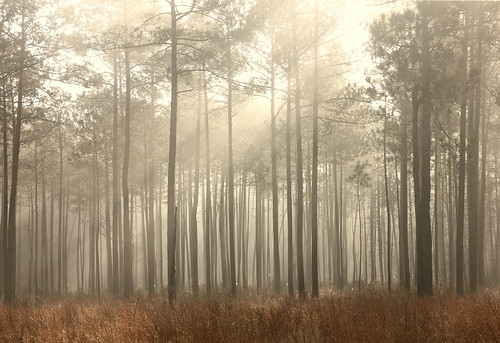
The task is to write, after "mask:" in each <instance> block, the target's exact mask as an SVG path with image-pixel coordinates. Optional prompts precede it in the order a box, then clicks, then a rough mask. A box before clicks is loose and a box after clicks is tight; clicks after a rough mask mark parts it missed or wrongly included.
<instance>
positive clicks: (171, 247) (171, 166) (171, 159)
mask: <svg viewBox="0 0 500 343" xmlns="http://www.w3.org/2000/svg"><path fill="white" fill-rule="evenodd" d="M170 9H171V11H170V17H171V30H172V52H171V60H170V68H171V71H172V90H171V101H170V136H169V151H168V176H167V178H168V186H167V187H168V188H167V206H168V207H167V218H168V219H167V254H168V301H169V303H170V304H172V303H173V302H174V300H175V297H176V293H177V285H176V280H175V266H176V263H175V241H176V229H177V228H176V224H177V222H176V213H177V211H176V206H175V160H176V152H177V95H178V94H177V13H176V7H175V0H172V1H171V2H170Z"/></svg>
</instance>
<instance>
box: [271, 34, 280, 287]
mask: <svg viewBox="0 0 500 343" xmlns="http://www.w3.org/2000/svg"><path fill="white" fill-rule="evenodd" d="M274 79H275V66H274V32H273V33H272V37H271V170H272V173H271V175H272V177H271V182H272V192H273V261H274V268H273V271H274V276H273V289H274V293H275V294H279V293H280V288H281V280H280V253H279V239H278V237H279V233H278V226H279V223H278V220H279V219H278V197H279V195H278V176H277V167H276V164H277V159H278V154H277V151H276V115H275V109H274V106H275V104H274V102H275V100H274V97H275V86H274V82H275V80H274Z"/></svg>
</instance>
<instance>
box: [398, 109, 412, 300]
mask: <svg viewBox="0 0 500 343" xmlns="http://www.w3.org/2000/svg"><path fill="white" fill-rule="evenodd" d="M399 201H400V205H399V231H400V237H401V240H402V244H401V247H402V249H403V254H402V256H403V261H400V263H402V264H403V272H404V274H403V284H404V289H405V291H409V290H410V259H409V254H408V111H407V108H405V109H404V110H403V113H402V114H401V194H400V198H399Z"/></svg>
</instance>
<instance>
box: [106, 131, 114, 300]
mask: <svg viewBox="0 0 500 343" xmlns="http://www.w3.org/2000/svg"><path fill="white" fill-rule="evenodd" d="M104 193H105V195H104V197H105V198H104V201H105V203H104V210H105V213H104V215H105V217H106V218H105V220H106V262H107V275H106V278H107V281H108V289H109V291H110V292H113V283H112V280H113V260H112V254H113V253H112V250H111V239H112V238H111V218H110V208H109V201H110V199H109V154H108V141H107V140H105V141H104Z"/></svg>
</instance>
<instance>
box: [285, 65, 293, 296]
mask: <svg viewBox="0 0 500 343" xmlns="http://www.w3.org/2000/svg"><path fill="white" fill-rule="evenodd" d="M290 75H291V70H290V68H289V70H288V73H287V93H286V214H287V227H288V295H289V296H290V297H293V213H292V212H293V199H292V198H293V195H292V152H291V150H292V147H291V121H292V118H291V117H292V109H291V102H292V101H291V92H292V90H291V82H290Z"/></svg>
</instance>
